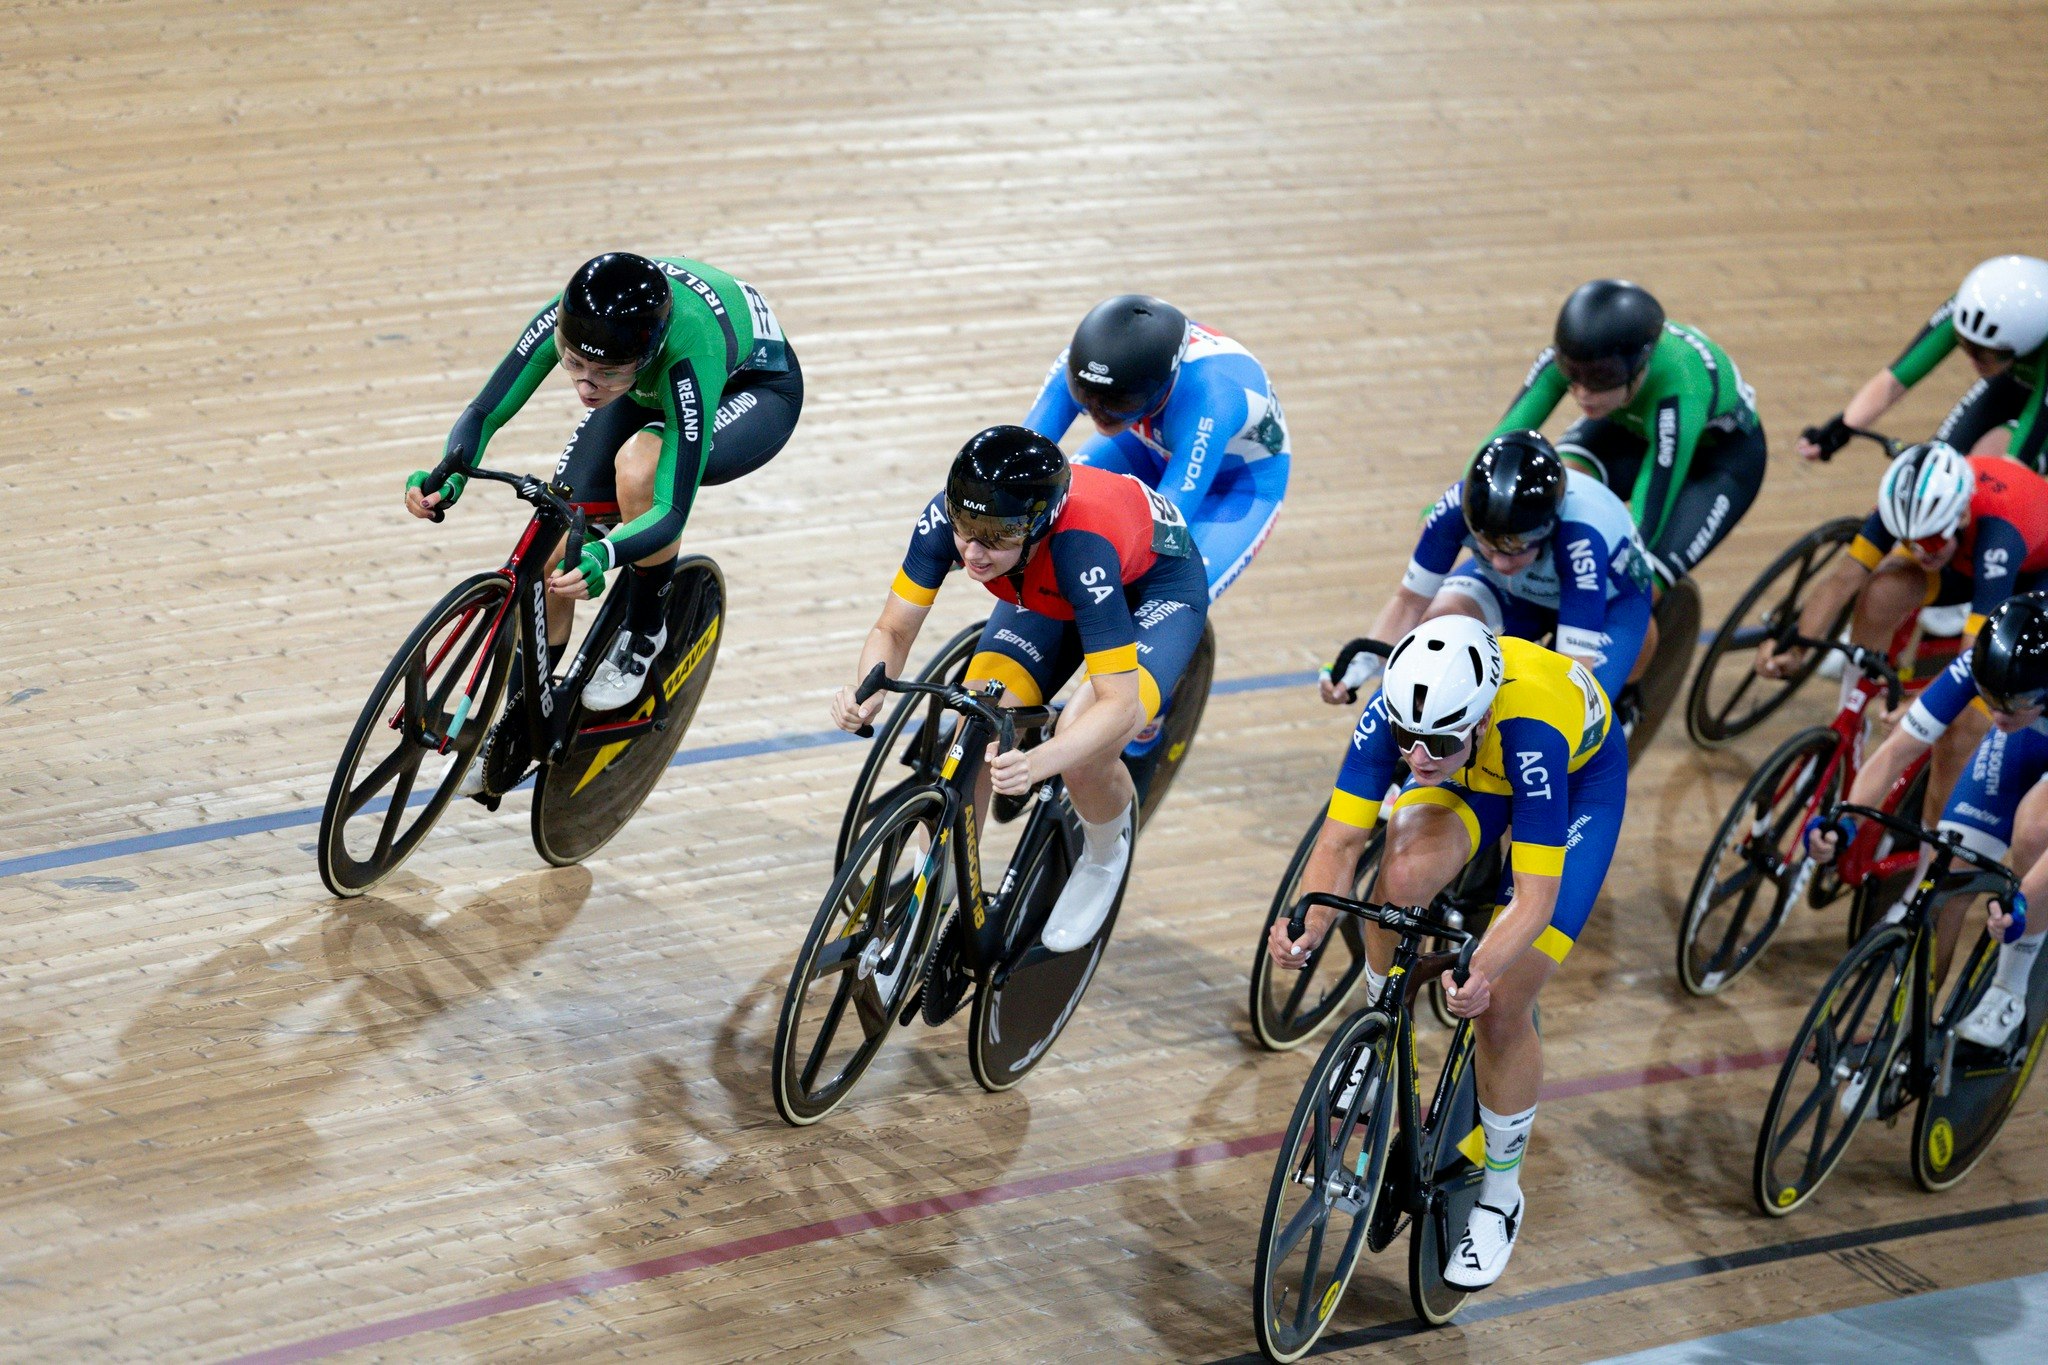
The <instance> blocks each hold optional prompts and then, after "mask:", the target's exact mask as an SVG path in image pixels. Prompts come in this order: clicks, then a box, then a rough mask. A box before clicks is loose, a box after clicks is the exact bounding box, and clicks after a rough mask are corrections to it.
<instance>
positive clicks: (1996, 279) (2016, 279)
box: [1954, 256, 2048, 355]
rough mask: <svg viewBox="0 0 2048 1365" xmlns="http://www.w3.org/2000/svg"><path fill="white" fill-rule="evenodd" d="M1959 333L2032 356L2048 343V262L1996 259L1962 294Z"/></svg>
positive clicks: (1966, 280)
mask: <svg viewBox="0 0 2048 1365" xmlns="http://www.w3.org/2000/svg"><path fill="white" fill-rule="evenodd" d="M1954 320H1955V326H1956V335H1957V336H1959V337H1961V338H1962V339H1963V340H1965V341H1971V342H1975V343H1976V344H1977V345H1979V346H1988V347H1990V348H1992V349H1993V350H1999V351H2011V352H2012V353H2013V354H2014V355H2031V354H2033V352H2034V351H2035V350H2036V349H2038V348H2039V347H2040V345H2041V343H2042V342H2043V341H2048V261H2044V260H2041V259H2039V258H2038V257H2034V256H1993V257H1992V258H1991V259H1990V260H1988V261H1986V262H1984V264H1982V265H1980V266H1978V267H1977V268H1976V269H1975V270H1972V271H1971V272H1970V273H1969V274H1968V275H1966V276H1964V277H1963V287H1962V288H1961V289H1958V290H1956V307H1955V314H1954Z"/></svg>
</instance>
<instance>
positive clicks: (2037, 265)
mask: <svg viewBox="0 0 2048 1365" xmlns="http://www.w3.org/2000/svg"><path fill="white" fill-rule="evenodd" d="M1958 346H1960V347H1962V349H1963V353H1964V354H1965V355H1967V356H1968V357H1969V358H1970V364H1971V365H1972V366H1974V367H1975V368H1976V371H1977V382H1976V383H1975V384H1974V385H1972V386H1971V388H1970V391H1969V392H1968V393H1966V394H1964V395H1963V397H1962V400H1961V401H1960V402H1958V403H1957V404H1956V405H1955V408H1954V409H1953V410H1952V411H1951V412H1950V413H1949V415H1948V418H1947V420H1945V421H1944V422H1943V423H1942V424H1941V427H1940V429H1939V430H1937V431H1936V432H1935V433H1934V439H1935V440H1937V441H1941V442H1943V443H1945V444H1947V445H1950V446H1953V447H1955V448H1956V449H1957V450H1960V451H1962V452H1963V454H1965V455H2010V456H2011V457H2012V458H2013V459H2015V460H2018V461H2019V462H2020V463H2021V464H2023V465H2026V466H2027V467H2028V468H2029V469H2032V470H2033V471H2034V472H2035V473H2037V474H2048V261H2042V260H2039V259H2037V258H2035V257H2033V256H1994V257H1992V258H1991V259H1990V260H1988V261H1985V262H1984V263H1983V264H1981V265H1979V266H1978V267H1977V268H1976V269H1975V270H1972V271H1971V272H1970V273H1969V275H1968V276H1966V277H1965V278H1964V280H1963V287H1962V288H1960V289H1958V290H1957V291H1956V293H1955V297H1954V298H1952V299H1950V300H1949V301H1948V302H1947V303H1944V304H1943V305H1941V307H1939V308H1937V309H1935V310H1934V316H1933V317H1931V318H1929V319H1927V325H1926V326H1925V327H1922V328H1921V329H1920V335H1918V336H1916V337H1914V338H1913V340H1912V343H1911V344H1910V345H1908V346H1907V347H1906V349H1905V351H1904V352H1902V353H1901V354H1900V356H1899V358H1898V359H1897V360H1894V361H1893V362H1892V363H1891V365H1890V366H1889V367H1887V368H1885V369H1882V370H1879V371H1878V372H1877V373H1876V374H1874V375H1872V376H1871V377H1870V379H1869V380H1868V381H1867V382H1866V383H1865V384H1864V385H1863V387H1862V388H1860V389H1858V390H1857V391H1856V396H1855V397H1854V398H1851V399H1850V400H1849V405H1848V406H1847V407H1846V408H1844V409H1843V410H1842V411H1841V412H1839V413H1836V414H1835V415H1834V416H1833V417H1830V418H1829V419H1828V420H1827V422H1826V423H1825V424H1824V425H1822V426H1818V427H1808V428H1807V429H1806V434H1805V435H1804V436H1802V437H1801V438H1800V440H1799V453H1800V454H1801V455H1803V456H1805V457H1806V458H1807V459H1809V460H1821V459H1826V458H1827V457H1828V456H1830V455H1832V454H1834V453H1835V452H1836V451H1837V450H1840V449H1841V448H1842V447H1843V446H1844V445H1846V444H1847V443H1848V441H1849V428H1851V427H1857V428H1861V429H1866V430H1867V429H1868V428H1869V427H1870V426H1871V425H1872V424H1873V423H1875V422H1876V421H1877V420H1878V419H1879V418H1880V417H1883V416H1884V415H1885V413H1886V412H1887V411H1889V410H1890V409H1891V406H1892V405H1893V404H1894V403H1896V402H1898V401H1899V400H1900V399H1901V398H1904V397H1905V396H1906V390H1908V389H1910V388H1912V387H1913V386H1914V385H1915V384H1917V383H1919V382H1920V381H1921V380H1923V379H1925V378H1926V377H1927V375H1928V373H1929V372H1930V371H1932V370H1933V369H1934V367H1935V366H1937V365H1939V364H1940V363H1941V362H1942V361H1943V360H1946V359H1947V358H1948V355H1949V352H1951V351H1953V350H1955V349H1956V347H1958Z"/></svg>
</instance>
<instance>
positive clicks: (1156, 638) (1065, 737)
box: [831, 426, 1209, 952]
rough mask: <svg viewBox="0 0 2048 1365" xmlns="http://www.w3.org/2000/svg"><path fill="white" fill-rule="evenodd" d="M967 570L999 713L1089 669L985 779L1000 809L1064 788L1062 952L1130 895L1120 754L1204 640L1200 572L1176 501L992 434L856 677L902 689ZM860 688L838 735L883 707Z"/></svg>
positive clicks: (887, 607) (884, 617) (963, 470)
mask: <svg viewBox="0 0 2048 1365" xmlns="http://www.w3.org/2000/svg"><path fill="white" fill-rule="evenodd" d="M963 567H964V568H965V569H966V570H967V576H968V577H969V578H972V579H973V580H974V581H975V582H977V583H980V584H981V585H982V586H983V587H985V588H987V589H988V590H989V592H991V593H993V594H994V595H995V596H996V597H997V598H998V599H999V600H998V602H997V604H996V608H995V611H994V612H993V613H992V614H991V615H990V616H989V620H988V625H987V627H986V628H985V629H984V630H983V631H982V636H981V644H980V648H979V650H978V651H977V652H976V654H975V655H974V657H973V658H972V659H971V660H970V661H969V662H968V666H967V681H968V683H969V684H970V685H972V684H974V683H980V682H989V681H995V682H1000V683H1002V684H1003V687H1004V689H1005V700H1006V702H1007V704H1009V705H1015V706H1035V705H1037V704H1039V703H1040V702H1042V701H1044V700H1045V699H1047V698H1049V697H1051V696H1052V695H1053V694H1054V693H1055V692H1057V691H1058V690H1059V689H1060V687H1061V685H1062V684H1063V683H1065V681H1066V679H1067V678H1068V676H1070V675H1071V674H1072V673H1073V671H1074V670H1075V669H1076V668H1077V667H1081V666H1084V665H1085V667H1086V669H1087V673H1088V680H1087V682H1086V683H1084V684H1083V685H1082V687H1081V688H1080V690H1079V691H1078V692H1076V693H1075V695H1074V698H1073V700H1072V701H1070V702H1068V703H1067V706H1066V709H1065V710H1064V711H1063V712H1062V713H1061V716H1060V722H1059V727H1058V732H1057V733H1056V734H1055V735H1054V736H1053V738H1051V739H1050V740H1047V741H1046V742H1045V743H1044V744H1042V745H1040V746H1039V747H1037V748H1035V749H1013V750H1011V751H1010V752H1008V753H1006V754H1001V755H998V756H996V757H995V759H994V760H993V762H992V763H991V765H990V768H989V773H990V775H991V780H992V786H993V788H994V790H995V791H997V792H999V793H1001V794H1003V795H1005V796H1022V795H1024V794H1025V793H1027V792H1029V791H1030V790H1031V788H1032V787H1033V786H1034V785H1035V784H1037V783H1039V782H1043V781H1044V780H1045V779H1046V778H1048V777H1052V776H1054V775H1060V776H1063V777H1064V778H1065V779H1066V788H1067V794H1068V796H1069V797H1070V798H1071V799H1072V800H1073V803H1074V811H1075V813H1076V814H1077V815H1079V816H1080V817H1081V828H1082V831H1083V834H1084V836H1085V843H1086V850H1085V852H1084V854H1083V856H1082V858H1081V860H1080V862H1079V863H1078V864H1077V865H1076V866H1075V868H1074V871H1073V875H1072V876H1071V877H1069V878H1068V880H1067V885H1066V887H1065V888H1064V889H1063V890H1062V891H1061V892H1060V898H1059V900H1058V902H1057V903H1055V905H1054V906H1053V910H1052V914H1051V915H1050V917H1048V919H1047V921H1046V925H1045V930H1044V933H1043V935H1042V937H1043V940H1044V942H1045V945H1046V946H1047V947H1049V948H1051V949H1053V950H1054V951H1055V952H1066V951H1068V950H1070V949H1073V948H1078V947H1080V946H1081V945H1083V944H1085V943H1088V942H1090V941H1092V940H1093V939H1094V937H1095V933H1096V931H1097V930H1098V929H1100V928H1101V926H1102V921H1103V919H1104V918H1105V917H1106V916H1107V915H1108V914H1109V911H1110V909H1111V907H1112V906H1113V905H1114V904H1115V902H1116V892H1117V888H1118V887H1119V886H1121V885H1122V883H1123V874H1124V869H1125V868H1126V867H1127V866H1128V865H1129V862H1130V852H1131V837H1132V787H1131V776H1130V772H1129V770H1128V769H1126V768H1125V767H1124V765H1123V763H1122V761H1121V758H1120V755H1121V754H1122V751H1123V748H1124V746H1125V745H1126V744H1128V743H1130V741H1131V739H1132V737H1133V736H1135V735H1136V734H1137V733H1138V732H1139V730H1141V729H1142V728H1144V726H1145V724H1146V723H1147V722H1148V721H1149V720H1150V719H1151V718H1152V717H1153V716H1154V715H1156V714H1157V713H1158V711H1159V707H1160V704H1161V701H1162V699H1164V698H1166V697H1168V696H1170V695H1172V692H1173V686H1174V683H1175V682H1177V681H1178V680H1179V678H1180V674H1181V670H1182V669H1184V668H1186V667H1187V664H1188V660H1189V659H1191V658H1192V657H1193V656H1194V652H1195V646H1196V645H1197V644H1199V643H1200V642H1201V638H1202V626H1203V623H1204V621H1205V620H1206V619H1207V615H1208V610H1209V591H1208V580H1207V577H1206V576H1205V574H1204V573H1203V569H1202V557H1201V554H1200V552H1198V551H1197V550H1196V549H1195V547H1194V543H1193V540H1192V539H1191V538H1190V537H1189V535H1188V528H1187V523H1186V522H1184V521H1182V520H1181V517H1180V514H1179V513H1178V512H1177V511H1175V510H1174V507H1173V504H1171V503H1169V502H1167V501H1166V500H1165V499H1163V498H1161V497H1160V496H1159V495H1158V494H1156V493H1154V492H1153V491H1152V490H1150V489H1148V488H1146V487H1145V486H1144V485H1143V484H1141V483H1139V482H1138V481H1137V480H1136V479H1133V478H1129V477H1127V476H1125V475H1122V474H1111V473H1109V472H1107V471H1105V470H1100V469H1091V468H1089V467H1088V466H1086V465H1078V466H1069V465H1068V463H1067V459H1066V456H1065V455H1063V454H1062V453H1061V452H1060V448H1059V447H1058V446H1057V445H1055V444H1053V443H1052V442H1051V441H1050V440H1047V439H1046V438H1045V437H1043V436H1041V435H1039V434H1038V433H1037V432H1034V431H1030V430H1028V429H1026V428H1024V427H1009V426H1002V427H990V428H989V429H988V430H986V431H983V432H981V433H980V434H978V435H977V436H975V437H974V438H973V439H972V440H970V441H969V442H968V443H967V444H966V445H965V446H963V447H961V450H960V454H959V455H958V457H956V458H955V460H954V462H953V469H952V473H951V474H950V475H949V476H948V477H947V480H946V489H945V492H943V493H941V494H939V495H938V496H937V497H935V498H933V499H932V500H931V502H930V503H929V504H927V505H926V507H925V509H924V514H923V515H922V516H921V517H919V518H918V522H917V529H916V530H915V531H914V532H913V533H912V534H911V538H910V548H909V550H908V552H907V553H906V554H905V555H904V557H903V566H902V568H901V569H900V570H898V572H897V574H896V582H895V584H894V585H893V586H892V587H891V589H890V592H889V596H888V598H887V599H886V600H885V601H884V602H883V605H882V614H881V617H880V619H879V620H877V621H876V622H875V628H874V629H873V630H872V631H870V632H869V634H868V639H867V645H866V647H865V648H864V649H862V651H861V656H860V666H859V668H858V669H857V670H856V671H855V677H856V678H863V677H866V676H867V672H868V670H870V669H872V668H873V667H874V666H875V665H876V664H878V663H880V664H884V665H886V666H887V671H888V673H889V675H890V676H892V677H895V676H901V674H902V671H903V664H904V661H905V660H906V659H908V658H909V657H910V648H911V646H912V645H913V644H914V643H915V642H916V640H917V634H918V631H919V629H920V628H921V627H922V626H923V625H924V619H925V617H926V616H927V615H928V614H929V613H930V611H931V606H932V602H933V601H934V600H935V599H936V598H937V596H938V593H939V585H940V584H941V583H943V582H944V581H945V578H946V575H947V574H949V573H951V572H952V571H953V570H955V569H959V568H963ZM854 690H855V689H854V686H853V685H848V686H846V687H843V688H841V689H840V690H839V692H838V694H837V695H835V696H834V697H833V699H832V708H831V710H832V720H833V723H834V724H836V725H838V726H839V727H840V728H841V729H843V730H856V729H858V728H859V727H860V726H862V725H864V724H866V723H868V722H869V721H871V720H873V718H874V716H875V714H876V713H877V712H878V711H879V710H880V709H881V705H882V702H883V700H884V699H885V694H882V693H877V694H876V695H874V696H873V697H870V698H869V699H868V700H867V701H866V702H856V701H855V700H854ZM985 797H986V792H983V793H982V794H981V798H982V799H985Z"/></svg>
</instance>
